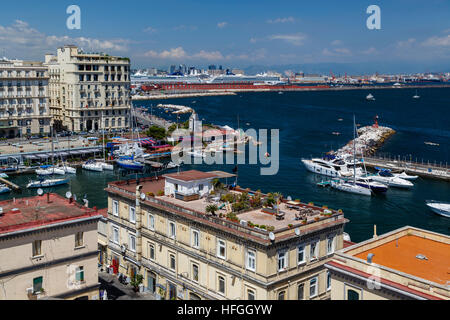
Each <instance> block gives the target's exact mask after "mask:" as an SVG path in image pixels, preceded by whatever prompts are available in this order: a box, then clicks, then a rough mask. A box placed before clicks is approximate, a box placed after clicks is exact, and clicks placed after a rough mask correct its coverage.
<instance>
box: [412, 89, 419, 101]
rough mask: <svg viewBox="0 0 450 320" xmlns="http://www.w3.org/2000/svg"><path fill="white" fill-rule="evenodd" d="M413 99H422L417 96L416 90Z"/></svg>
mask: <svg viewBox="0 0 450 320" xmlns="http://www.w3.org/2000/svg"><path fill="white" fill-rule="evenodd" d="M413 99H420V96H419V95H418V94H417V90H416V94H415V95H414V96H413Z"/></svg>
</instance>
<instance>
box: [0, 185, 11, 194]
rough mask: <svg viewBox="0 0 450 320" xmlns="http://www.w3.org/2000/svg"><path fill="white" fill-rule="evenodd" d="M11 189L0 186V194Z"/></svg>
mask: <svg viewBox="0 0 450 320" xmlns="http://www.w3.org/2000/svg"><path fill="white" fill-rule="evenodd" d="M9 192H11V189H10V188H8V186H7V185H6V184H0V194H3V193H9Z"/></svg>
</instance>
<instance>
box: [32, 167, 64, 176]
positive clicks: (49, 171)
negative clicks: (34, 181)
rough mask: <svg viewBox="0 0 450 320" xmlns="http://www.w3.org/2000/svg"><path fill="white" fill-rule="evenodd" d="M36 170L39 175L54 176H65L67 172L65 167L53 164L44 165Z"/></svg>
mask: <svg viewBox="0 0 450 320" xmlns="http://www.w3.org/2000/svg"><path fill="white" fill-rule="evenodd" d="M35 172H36V174H37V175H38V176H52V175H54V174H57V175H61V176H63V175H65V174H66V171H65V170H64V169H62V168H57V167H51V166H42V167H40V168H39V169H37V170H36V171H35Z"/></svg>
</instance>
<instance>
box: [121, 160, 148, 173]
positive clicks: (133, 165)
mask: <svg viewBox="0 0 450 320" xmlns="http://www.w3.org/2000/svg"><path fill="white" fill-rule="evenodd" d="M117 165H118V166H119V167H120V168H122V169H125V170H132V171H142V170H144V165H143V164H140V163H137V162H126V161H117Z"/></svg>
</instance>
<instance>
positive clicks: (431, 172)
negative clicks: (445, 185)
mask: <svg viewBox="0 0 450 320" xmlns="http://www.w3.org/2000/svg"><path fill="white" fill-rule="evenodd" d="M364 162H365V164H366V167H369V168H375V167H381V168H386V169H390V170H392V171H394V172H396V171H398V172H403V171H404V172H406V173H408V174H414V175H417V176H419V177H423V178H431V179H439V180H444V181H450V166H449V165H448V164H445V165H444V164H442V163H441V164H437V163H435V164H433V163H430V162H422V163H420V162H413V161H406V160H405V161H402V160H399V159H392V158H386V157H381V156H379V157H376V156H371V157H365V159H364Z"/></svg>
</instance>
